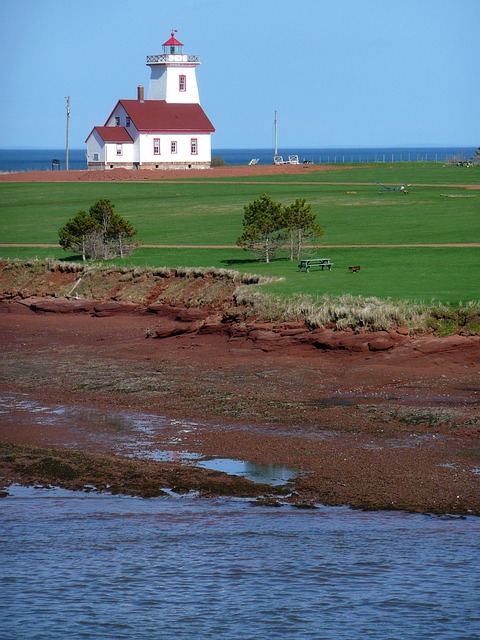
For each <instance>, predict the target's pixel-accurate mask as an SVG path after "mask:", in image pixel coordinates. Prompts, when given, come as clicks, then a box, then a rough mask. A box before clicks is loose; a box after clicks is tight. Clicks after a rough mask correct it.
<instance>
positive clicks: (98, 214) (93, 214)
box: [58, 198, 137, 260]
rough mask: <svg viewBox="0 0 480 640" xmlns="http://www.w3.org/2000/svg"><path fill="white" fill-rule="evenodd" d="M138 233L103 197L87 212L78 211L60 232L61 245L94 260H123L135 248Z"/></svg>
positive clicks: (84, 257)
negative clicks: (135, 237) (134, 240)
mask: <svg viewBox="0 0 480 640" xmlns="http://www.w3.org/2000/svg"><path fill="white" fill-rule="evenodd" d="M136 234H137V231H136V230H135V229H134V228H133V227H132V225H131V224H130V222H128V220H126V219H125V218H123V217H122V216H121V215H119V214H118V213H115V211H114V205H113V204H112V203H111V202H110V200H106V199H105V198H102V199H101V200H98V201H97V202H95V204H93V205H92V206H91V207H90V209H89V210H88V212H87V211H79V212H78V213H77V215H76V216H75V218H72V219H71V220H69V221H68V222H67V223H66V224H65V225H64V226H63V227H62V228H61V229H60V230H59V232H58V236H59V242H60V246H61V247H63V248H64V249H73V251H76V252H77V251H78V252H81V253H82V258H83V260H85V259H86V258H87V256H88V257H89V258H90V259H92V260H102V259H103V260H108V259H110V258H115V257H120V258H123V257H124V256H126V255H129V254H130V253H131V252H132V251H133V249H134V248H135V246H136V245H135V244H134V243H133V242H132V238H133V236H134V235H136Z"/></svg>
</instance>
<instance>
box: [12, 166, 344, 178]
mask: <svg viewBox="0 0 480 640" xmlns="http://www.w3.org/2000/svg"><path fill="white" fill-rule="evenodd" d="M335 170H338V167H335V166H332V165H301V164H300V165H273V164H272V165H253V166H250V165H245V166H232V167H230V166H226V167H214V168H212V169H189V170H182V169H171V170H166V169H148V170H147V169H145V170H131V169H111V170H109V171H87V170H84V171H25V172H18V173H3V174H0V182H117V181H123V180H126V181H143V180H149V181H152V180H153V181H156V180H175V179H179V178H180V179H182V180H188V179H192V180H194V179H198V178H228V177H235V176H252V177H253V176H269V175H281V174H289V175H299V174H300V175H304V174H305V173H311V172H313V171H335Z"/></svg>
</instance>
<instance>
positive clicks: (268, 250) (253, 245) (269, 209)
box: [237, 193, 323, 262]
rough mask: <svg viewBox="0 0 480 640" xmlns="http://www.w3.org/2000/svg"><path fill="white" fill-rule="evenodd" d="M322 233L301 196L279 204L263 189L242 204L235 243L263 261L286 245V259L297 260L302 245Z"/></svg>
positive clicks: (268, 260)
mask: <svg viewBox="0 0 480 640" xmlns="http://www.w3.org/2000/svg"><path fill="white" fill-rule="evenodd" d="M322 235H323V230H322V229H321V227H320V225H319V224H318V223H317V220H316V217H315V214H314V213H313V212H312V207H311V205H309V204H307V203H306V201H305V199H304V198H297V199H296V200H295V202H293V203H292V204H291V205H289V206H287V207H283V206H282V205H281V204H280V203H279V202H275V201H273V200H272V199H271V198H270V196H268V195H267V194H265V193H264V194H262V195H261V196H260V198H258V199H257V200H254V201H253V202H251V203H250V204H248V205H246V206H245V207H244V218H243V233H242V234H241V236H240V237H239V238H238V239H237V245H238V246H240V247H242V248H243V249H246V250H250V251H253V252H254V253H255V254H256V255H257V257H258V258H259V259H260V260H262V261H264V262H270V261H271V260H273V258H274V257H275V256H276V255H277V254H278V251H279V250H280V249H281V248H283V247H285V246H288V249H289V257H290V260H299V259H300V256H301V253H302V249H303V248H304V247H305V245H306V244H307V243H308V242H309V241H312V240H316V239H319V238H320V237H321V236H322Z"/></svg>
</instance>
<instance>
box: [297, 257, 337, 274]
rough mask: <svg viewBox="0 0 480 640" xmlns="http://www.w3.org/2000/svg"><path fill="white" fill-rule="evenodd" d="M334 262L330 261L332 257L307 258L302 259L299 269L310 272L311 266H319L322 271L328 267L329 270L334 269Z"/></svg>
mask: <svg viewBox="0 0 480 640" xmlns="http://www.w3.org/2000/svg"><path fill="white" fill-rule="evenodd" d="M332 265H333V262H330V258H307V259H306V260H300V262H299V263H298V270H299V271H302V270H303V269H305V271H307V272H308V273H310V268H311V267H319V269H321V270H322V271H323V270H324V269H325V268H327V269H328V270H329V271H331V270H332Z"/></svg>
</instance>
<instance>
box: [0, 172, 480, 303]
mask: <svg viewBox="0 0 480 640" xmlns="http://www.w3.org/2000/svg"><path fill="white" fill-rule="evenodd" d="M479 179H480V171H479V170H478V168H476V167H474V168H471V169H466V168H465V169H464V168H459V167H443V166H442V165H436V164H417V163H414V164H413V163H412V164H408V165H399V164H393V165H384V164H378V165H366V166H365V167H355V168H352V169H340V170H336V171H329V172H312V171H310V170H309V171H308V173H307V172H306V173H305V174H301V175H299V176H291V175H290V176H285V175H282V176H274V177H272V176H268V177H264V178H263V179H262V178H256V179H251V178H249V182H248V183H246V182H245V179H242V178H235V179H230V178H229V179H224V180H209V179H202V180H197V181H194V182H193V181H184V180H176V181H175V182H170V183H166V182H161V183H109V182H107V183H60V184H59V183H40V184H38V183H37V184H29V183H26V184H21V183H3V184H0V194H1V201H0V238H1V240H0V241H1V242H6V243H56V242H57V231H58V228H59V227H60V226H61V225H62V224H64V223H65V221H66V219H67V218H68V217H70V216H73V215H75V213H76V212H77V211H78V210H80V209H86V208H88V207H89V206H90V205H91V204H92V203H93V202H94V201H95V200H97V199H99V198H101V197H106V198H109V199H110V200H111V201H112V202H113V203H114V204H115V206H116V211H118V213H120V214H122V215H125V216H126V217H127V218H128V219H129V220H130V221H131V222H132V224H133V225H134V227H136V228H137V229H138V231H139V238H141V239H142V240H143V241H144V243H146V244H178V245H184V246H185V245H195V244H208V245H217V246H221V245H233V244H234V243H235V240H236V238H237V237H238V235H239V234H240V232H241V228H242V219H243V206H244V204H246V203H248V202H250V201H251V200H252V199H254V198H256V197H258V196H259V195H260V194H261V193H262V192H263V191H265V192H267V193H268V194H269V195H271V196H272V197H273V198H274V199H276V200H279V201H281V202H283V203H288V202H291V201H292V200H293V199H295V198H297V197H304V198H306V199H307V201H308V202H310V203H311V204H312V206H313V210H314V211H315V213H316V214H317V218H318V220H319V222H320V224H321V226H322V227H323V228H324V230H325V235H324V238H323V243H324V244H328V245H342V244H354V245H355V244H380V245H382V244H410V243H412V244H420V243H464V242H476V241H480V216H479V215H478V211H479V204H480V192H479V191H473V190H466V189H464V188H463V187H462V186H460V185H461V184H462V183H463V182H468V183H470V184H475V183H478V182H479ZM333 181H335V182H336V184H328V183H330V182H333ZM347 181H348V182H350V184H344V183H345V182H347ZM375 181H379V182H384V183H388V184H390V183H391V184H400V183H401V182H409V183H412V186H411V187H410V188H409V191H410V193H409V194H408V195H407V196H405V195H402V194H400V193H398V192H394V193H380V192H379V191H380V188H379V187H378V186H376V185H374V184H373V182H375ZM355 182H366V183H368V184H366V185H356V184H353V183H355ZM299 183H300V184H299ZM420 184H432V185H437V186H415V185H420ZM445 184H448V185H449V186H448V187H446V186H441V185H445ZM352 192H355V193H352ZM445 196H449V197H445ZM452 196H454V197H452ZM479 252H480V249H477V248H460V247H455V248H420V247H416V248H395V249H386V248H375V249H367V248H354V249H347V248H340V247H338V248H334V247H333V248H330V247H329V248H328V249H327V248H324V249H310V250H307V251H306V254H307V255H308V256H313V255H328V256H329V257H330V258H331V259H332V260H333V262H334V263H335V267H334V269H333V271H332V272H331V273H329V272H325V273H322V272H312V273H311V274H304V273H302V274H299V273H298V272H297V270H296V267H295V265H292V263H290V262H288V261H285V260H279V261H275V262H274V263H272V264H271V265H264V264H261V263H257V262H255V261H253V260H252V259H251V256H250V255H249V254H248V253H245V252H243V251H240V250H239V249H221V248H219V249H205V250H201V249H193V248H183V249H177V250H173V249H163V250H160V249H147V248H143V249H141V250H139V251H137V252H136V253H135V255H134V256H133V258H132V259H131V260H130V261H129V262H131V263H134V264H139V265H141V264H148V265H170V266H178V265H183V266H202V265H203V266H218V267H229V268H235V269H238V270H240V271H250V272H256V273H262V274H270V275H277V276H280V277H284V278H285V280H284V282H282V283H279V284H276V285H270V286H269V288H271V290H272V291H276V292H279V293H284V294H291V293H296V292H302V293H312V294H317V293H325V292H326V293H332V294H341V293H354V294H359V295H377V296H380V297H392V298H407V299H415V300H418V299H421V300H427V301H429V300H431V299H437V300H442V301H444V302H450V303H458V302H459V301H461V300H469V299H478V298H479V297H480V292H479V287H478V284H477V283H478V281H479V280H480V278H479V277H478V275H479V273H478V272H479V262H480V261H479V260H478V256H479ZM0 255H2V256H5V257H15V256H18V257H24V258H29V257H33V256H38V257H43V256H46V255H49V256H52V255H54V256H55V257H58V258H63V257H67V256H68V254H65V253H64V252H63V251H61V250H60V249H33V248H30V249H17V248H12V247H11V248H8V249H6V248H1V249H0ZM349 264H360V265H361V266H362V270H361V272H360V274H357V275H356V276H355V275H352V274H351V273H350V272H349V271H348V268H347V267H348V265H349Z"/></svg>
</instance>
